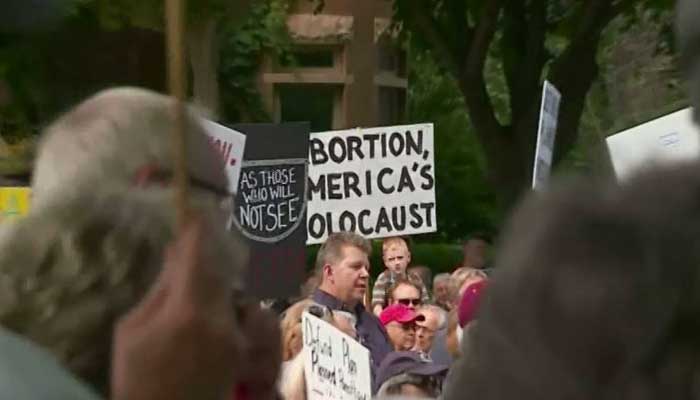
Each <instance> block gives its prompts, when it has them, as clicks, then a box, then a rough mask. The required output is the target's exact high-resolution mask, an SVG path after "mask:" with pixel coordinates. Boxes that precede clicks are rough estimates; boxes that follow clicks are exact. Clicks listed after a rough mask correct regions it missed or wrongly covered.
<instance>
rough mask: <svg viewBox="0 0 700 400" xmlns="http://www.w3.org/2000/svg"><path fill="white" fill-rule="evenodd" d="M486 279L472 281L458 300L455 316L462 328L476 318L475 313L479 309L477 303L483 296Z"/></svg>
mask: <svg viewBox="0 0 700 400" xmlns="http://www.w3.org/2000/svg"><path fill="white" fill-rule="evenodd" d="M485 287H486V280H483V281H479V282H475V283H472V284H471V285H469V286H468V287H467V289H466V290H465V291H464V294H463V295H462V299H461V301H460V302H459V308H458V309H457V316H458V317H459V326H461V327H462V328H464V326H465V325H467V324H468V323H470V322H471V321H472V320H474V319H476V313H477V311H478V309H479V303H480V302H481V297H482V296H483V291H484V288H485Z"/></svg>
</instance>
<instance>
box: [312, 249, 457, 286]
mask: <svg viewBox="0 0 700 400" xmlns="http://www.w3.org/2000/svg"><path fill="white" fill-rule="evenodd" d="M319 248H320V246H309V247H307V248H306V265H307V268H308V271H312V270H313V267H314V264H315V262H316V254H317V253H318V249H319ZM411 258H412V261H411V265H425V266H427V267H428V268H430V269H431V271H432V272H433V276H435V275H436V274H439V273H441V272H452V271H453V270H454V268H455V267H456V266H457V265H460V264H461V262H462V248H461V247H460V246H458V245H452V244H442V243H417V244H415V245H413V246H411ZM369 263H370V274H371V275H372V279H376V278H377V276H378V275H379V274H381V273H382V272H383V271H384V261H382V241H381V240H374V241H372V256H371V257H370V259H369Z"/></svg>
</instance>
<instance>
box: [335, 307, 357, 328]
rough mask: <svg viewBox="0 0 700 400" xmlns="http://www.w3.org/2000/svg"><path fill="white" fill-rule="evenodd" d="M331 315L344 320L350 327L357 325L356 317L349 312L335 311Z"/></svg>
mask: <svg viewBox="0 0 700 400" xmlns="http://www.w3.org/2000/svg"><path fill="white" fill-rule="evenodd" d="M333 315H337V316H340V317H342V318H345V319H346V320H348V322H349V323H350V324H351V325H352V326H355V325H357V317H356V316H355V314H353V313H351V312H348V311H340V310H335V311H333Z"/></svg>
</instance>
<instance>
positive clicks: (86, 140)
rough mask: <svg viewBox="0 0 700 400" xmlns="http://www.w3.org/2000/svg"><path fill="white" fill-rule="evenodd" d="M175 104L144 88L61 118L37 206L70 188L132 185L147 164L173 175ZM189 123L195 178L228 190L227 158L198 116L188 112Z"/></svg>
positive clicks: (41, 158) (101, 96)
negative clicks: (213, 141)
mask: <svg viewBox="0 0 700 400" xmlns="http://www.w3.org/2000/svg"><path fill="white" fill-rule="evenodd" d="M172 101H173V100H172V99H171V98H169V97H166V96H163V95H160V94H157V93H155V92H150V91H147V90H143V89H137V88H117V89H109V90H105V91H102V92H100V93H98V94H96V95H95V96H93V97H91V98H89V99H88V100H86V101H84V102H82V103H81V104H79V105H78V106H77V107H75V108H74V109H72V110H71V111H69V112H68V113H67V114H65V115H63V116H62V117H60V118H59V119H58V120H57V121H56V122H54V123H53V124H52V125H50V126H49V127H48V128H47V129H46V130H45V132H44V133H43V136H42V139H41V141H40V143H39V149H38V153H37V160H36V166H35V169H34V176H33V182H32V189H33V196H34V199H33V202H34V204H33V206H37V205H38V204H42V203H44V202H45V199H46V198H51V197H54V196H53V195H54V194H56V192H59V193H63V192H65V191H66V190H67V189H68V190H69V191H73V192H80V191H82V190H93V189H94V187H95V186H100V185H106V184H109V185H111V186H115V185H119V186H121V187H128V186H131V184H132V182H133V180H134V177H135V175H136V173H137V172H138V171H139V170H140V169H141V168H143V167H145V166H151V167H153V168H155V169H157V170H158V172H159V173H162V174H164V175H168V174H172V172H173V160H172V154H173V151H172V146H171V144H172V143H173V140H172V139H171V133H172V130H173V129H174V124H173V119H174V118H173V115H172V105H173V103H172ZM185 125H186V126H185V132H186V140H187V155H186V156H187V162H188V166H187V167H188V173H189V175H190V176H191V177H192V179H193V180H196V181H198V182H202V183H204V184H206V186H210V187H215V188H217V189H224V188H226V183H227V182H226V175H225V174H224V170H223V160H222V159H221V157H219V155H218V154H217V153H216V150H215V149H214V148H213V146H211V144H210V143H209V139H208V138H207V136H206V134H205V131H204V128H203V127H202V126H201V124H200V122H199V120H198V118H197V117H196V116H195V114H194V113H192V112H188V114H187V116H186V121H185Z"/></svg>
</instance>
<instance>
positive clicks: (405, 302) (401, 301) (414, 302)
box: [396, 299, 423, 306]
mask: <svg viewBox="0 0 700 400" xmlns="http://www.w3.org/2000/svg"><path fill="white" fill-rule="evenodd" d="M396 302H397V303H399V304H403V305H405V306H411V305H412V306H419V305H421V304H422V303H423V301H422V300H421V299H396Z"/></svg>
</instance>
